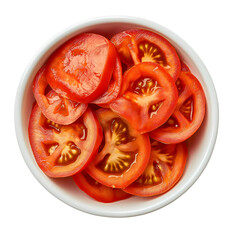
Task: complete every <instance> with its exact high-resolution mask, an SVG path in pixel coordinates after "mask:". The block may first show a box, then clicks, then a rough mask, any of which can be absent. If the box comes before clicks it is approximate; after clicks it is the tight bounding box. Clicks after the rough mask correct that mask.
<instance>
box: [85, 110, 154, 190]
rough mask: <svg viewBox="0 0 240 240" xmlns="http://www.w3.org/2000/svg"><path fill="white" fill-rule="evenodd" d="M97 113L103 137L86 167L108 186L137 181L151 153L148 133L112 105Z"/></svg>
mask: <svg viewBox="0 0 240 240" xmlns="http://www.w3.org/2000/svg"><path fill="white" fill-rule="evenodd" d="M96 114H97V117H98V119H99V122H100V124H101V125H102V128H103V132H104V139H103V142H102V144H101V146H100V148H99V152H98V154H97V156H96V157H95V159H94V160H93V161H92V162H91V163H90V164H89V165H88V167H87V168H86V171H87V173H88V174H89V175H90V176H91V177H92V178H94V179H95V180H96V181H98V182H100V183H101V184H104V185H105V186H108V187H112V188H124V187H126V186H127V185H129V184H130V183H132V182H134V181H135V180H136V179H137V178H138V177H139V176H140V175H141V173H142V172H143V171H144V169H145V167H146V166H147V163H148V160H149V156H150V142H149V137H148V134H144V135H141V134H140V133H138V132H137V131H136V130H135V129H133V128H132V127H131V125H129V123H128V122H126V121H125V120H124V119H122V118H121V117H119V116H118V115H117V114H116V113H114V112H112V111H111V110H109V109H103V108H102V109H99V110H97V111H96ZM143 146H144V147H143Z"/></svg>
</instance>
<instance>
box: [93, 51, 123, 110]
mask: <svg viewBox="0 0 240 240" xmlns="http://www.w3.org/2000/svg"><path fill="white" fill-rule="evenodd" d="M121 86H122V65H121V61H120V58H119V57H118V56H117V57H116V64H115V67H114V70H113V75H112V80H111V81H110V83H109V87H108V89H107V91H106V92H105V93H103V95H101V96H100V97H99V98H97V99H95V100H94V101H92V103H95V104H97V105H99V106H103V107H107V106H108V104H109V103H110V102H112V101H113V100H115V99H116V98H117V97H118V95H119V93H120V90H121Z"/></svg>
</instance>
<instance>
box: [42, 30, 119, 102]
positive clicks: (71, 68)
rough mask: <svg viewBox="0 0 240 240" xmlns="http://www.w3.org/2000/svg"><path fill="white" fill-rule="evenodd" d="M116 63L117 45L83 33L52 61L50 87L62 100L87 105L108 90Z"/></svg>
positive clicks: (57, 51) (52, 56) (47, 70)
mask: <svg viewBox="0 0 240 240" xmlns="http://www.w3.org/2000/svg"><path fill="white" fill-rule="evenodd" d="M115 62H116V51H115V48H114V45H113V44H112V43H111V42H110V41H109V40H108V39H106V38H105V37H103V36H101V35H98V34H94V33H83V34H80V35H77V36H76V37H74V38H72V39H70V40H69V41H67V42H66V43H64V44H63V45H62V46H61V47H60V48H58V49H57V50H56V51H55V52H54V53H53V54H52V55H51V57H50V59H49V60H48V63H47V67H46V77H47V81H48V83H49V85H50V86H51V87H52V89H53V90H54V91H56V92H57V93H58V94H59V95H60V96H62V97H65V98H69V99H71V100H74V101H76V102H82V103H88V102H91V101H93V100H95V99H97V98H98V97H99V96H101V95H102V94H103V93H104V92H105V91H106V90H107V88H108V84H109V81H110V79H111V76H112V73H113V68H114V66H115Z"/></svg>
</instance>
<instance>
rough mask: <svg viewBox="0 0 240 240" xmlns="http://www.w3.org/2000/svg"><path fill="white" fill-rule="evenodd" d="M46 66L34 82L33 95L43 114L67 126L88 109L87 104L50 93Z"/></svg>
mask: <svg viewBox="0 0 240 240" xmlns="http://www.w3.org/2000/svg"><path fill="white" fill-rule="evenodd" d="M45 69H46V66H45V65H44V66H43V67H42V68H40V70H39V71H38V73H37V74H36V76H35V78H34V81H33V94H34V97H35V99H36V101H37V104H38V106H39V107H40V108H41V111H42V113H43V114H44V116H45V117H46V118H48V119H49V120H51V121H53V122H55V123H58V124H62V125H67V124H71V123H73V122H75V121H76V120H77V119H78V118H79V117H80V116H81V115H82V114H83V113H84V112H85V110H86V109H87V104H84V103H77V102H74V101H72V100H70V99H67V98H63V97H61V96H59V95H58V94H57V93H56V92H55V91H53V90H50V91H48V92H46V91H47V88H48V82H47V79H46V77H45Z"/></svg>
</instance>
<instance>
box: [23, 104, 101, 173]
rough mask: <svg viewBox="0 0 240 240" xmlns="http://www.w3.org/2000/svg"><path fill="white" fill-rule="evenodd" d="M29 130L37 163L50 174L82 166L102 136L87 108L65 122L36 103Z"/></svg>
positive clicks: (86, 162)
mask: <svg viewBox="0 0 240 240" xmlns="http://www.w3.org/2000/svg"><path fill="white" fill-rule="evenodd" d="M28 130H29V140H30V144H31V147H32V151H33V154H34V157H35V159H36V161H37V164H38V165H39V167H40V168H41V169H42V170H43V172H44V173H45V174H46V175H48V176H49V177H67V176H72V175H73V174H75V173H77V172H78V171H80V170H83V169H84V168H85V167H86V165H87V164H88V163H89V162H90V161H91V160H92V159H93V158H94V157H95V155H96V153H97V150H98V147H99V145H100V143H101V140H102V130H101V126H100V124H99V122H98V120H97V118H96V116H95V115H94V114H93V112H92V111H91V110H90V109H87V110H86V111H85V113H84V114H83V115H82V117H81V118H79V119H78V120H77V121H76V122H74V123H72V124H70V125H67V126H66V125H60V124H57V123H54V122H52V121H51V120H49V119H47V118H46V117H45V116H44V115H43V114H42V112H41V110H40V108H39V107H38V105H37V104H36V105H35V107H34V108H33V110H32V113H31V116H30V120H29V129H28Z"/></svg>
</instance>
